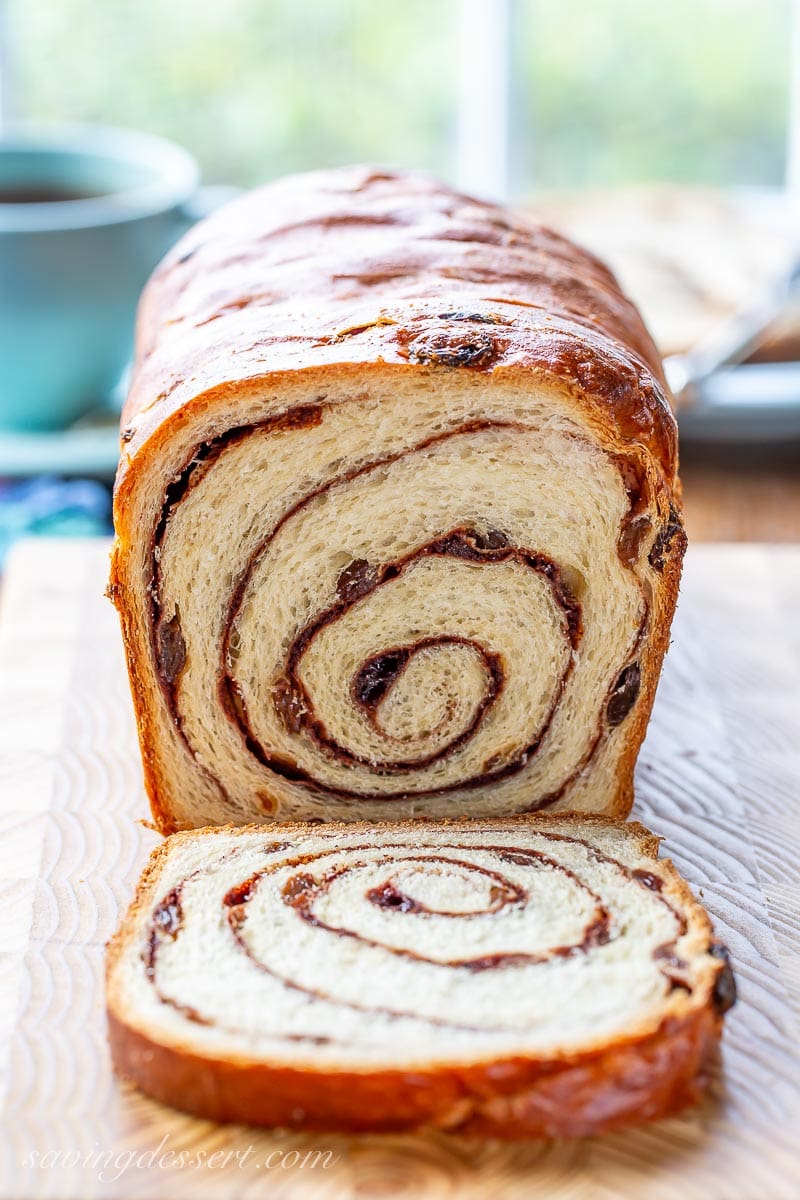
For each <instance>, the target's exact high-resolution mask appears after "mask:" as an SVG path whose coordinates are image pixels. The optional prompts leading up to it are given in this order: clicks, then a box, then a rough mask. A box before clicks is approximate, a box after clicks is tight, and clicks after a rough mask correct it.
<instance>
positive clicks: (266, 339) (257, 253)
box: [118, 166, 677, 488]
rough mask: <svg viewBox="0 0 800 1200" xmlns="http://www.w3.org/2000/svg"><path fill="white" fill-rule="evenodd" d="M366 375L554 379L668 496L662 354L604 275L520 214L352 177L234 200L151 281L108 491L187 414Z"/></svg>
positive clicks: (398, 182) (408, 181) (423, 179)
mask: <svg viewBox="0 0 800 1200" xmlns="http://www.w3.org/2000/svg"><path fill="white" fill-rule="evenodd" d="M367 366H372V367H380V368H381V369H382V370H383V371H385V372H387V373H390V372H397V371H410V370H413V371H418V372H420V371H422V372H428V373H436V374H438V375H441V373H442V372H445V371H447V370H451V369H455V368H466V369H469V370H470V371H473V372H480V373H483V374H485V375H486V376H487V377H494V378H495V379H499V380H503V381H505V380H508V381H509V382H510V381H513V380H514V378H515V377H517V378H519V377H526V378H528V379H530V378H531V376H534V377H536V378H537V379H538V380H545V381H548V382H550V383H551V384H553V385H555V386H557V387H559V388H560V389H563V390H564V391H566V392H567V393H569V394H570V395H571V396H573V397H574V399H575V402H576V405H577V406H579V407H580V409H581V412H582V415H583V416H584V418H585V419H586V420H587V422H588V423H589V424H590V425H592V426H593V427H594V428H595V429H596V430H597V432H598V436H600V437H601V439H602V440H604V441H605V442H607V443H608V445H609V446H611V447H612V448H614V447H618V448H620V449H624V447H625V446H626V445H631V444H639V445H642V446H644V447H646V449H647V450H648V451H649V453H650V454H651V455H652V458H653V460H654V462H655V463H656V465H657V467H658V468H659V470H660V472H661V474H662V478H663V481H664V483H665V484H666V485H667V487H668V488H672V487H674V486H675V476H676V470H677V433H676V425H675V419H674V416H673V414H672V410H671V407H670V402H669V399H668V390H667V385H666V382H665V380H664V376H663V373H662V368H661V364H660V360H659V356H658V352H657V350H656V348H655V346H654V344H653V342H652V339H651V338H650V335H649V334H648V332H647V330H646V328H645V326H644V324H643V322H642V320H641V317H640V316H639V314H638V312H637V310H636V308H635V307H634V305H633V304H632V303H631V302H630V301H629V300H628V299H627V298H626V297H625V296H624V295H623V294H622V292H621V291H620V289H619V286H618V284H617V282H616V280H615V279H614V277H613V275H612V274H611V272H610V271H609V270H608V269H607V268H606V267H605V266H604V265H603V264H602V263H601V262H600V261H599V260H598V259H596V258H595V257H594V256H593V255H591V254H590V253H588V252H587V251H586V250H582V249H579V248H578V247H577V246H575V245H573V244H572V243H571V242H569V241H568V240H567V239H565V238H563V237H561V236H560V235H559V234H557V233H555V232H554V231H553V230H551V229H548V228H546V227H545V226H542V225H539V224H538V223H536V222H535V221H533V220H532V219H530V218H528V217H526V216H523V215H520V214H516V213H512V212H510V211H509V210H507V209H505V208H502V207H499V206H497V205H494V204H490V203H485V202H483V201H480V200H476V199H474V198H472V197H470V196H465V195H462V194H460V193H459V192H456V191H453V190H451V189H450V188H448V187H445V186H443V185H441V184H440V183H437V182H436V181H435V180H433V179H431V178H429V177H427V176H424V175H419V174H406V173H401V172H395V171H387V170H382V169H381V170H378V169H375V168H371V167H363V166H359V167H349V168H344V169H339V170H335V171H319V172H313V173H309V174H305V175H300V176H293V177H290V178H287V179H282V180H280V181H279V182H277V183H273V184H269V185H267V186H266V187H262V188H259V189H257V190H256V191H253V192H250V193H248V194H247V195H244V196H242V197H241V198H239V199H237V200H234V201H233V202H232V203H231V204H228V205H226V206H225V207H224V208H223V209H221V210H219V212H217V213H215V214H213V215H212V216H211V217H210V218H209V219H208V220H206V221H203V222H201V223H200V224H199V225H197V226H195V227H194V228H193V229H192V230H190V232H189V233H188V234H187V235H186V236H185V237H184V238H183V239H182V240H181V241H180V242H179V243H178V244H177V245H176V246H175V247H174V248H173V249H172V251H171V252H170V253H169V254H168V256H167V257H166V258H165V259H164V261H163V262H162V263H161V265H160V266H159V267H158V268H157V270H156V271H155V273H154V275H153V277H152V278H151V280H150V282H149V284H148V285H147V287H146V289H145V291H144V293H143V297H142V301H141V305H140V310H139V318H138V325H137V343H136V364H135V370H134V376H133V382H132V386H131V390H130V394H129V398H128V402H127V404H126V406H125V410H124V413H123V419H122V459H121V463H120V472H119V475H118V488H120V487H121V484H122V482H123V480H124V479H125V477H126V475H127V473H128V471H129V469H130V467H131V465H132V464H133V463H134V461H135V459H136V456H137V454H138V453H139V452H140V451H141V449H142V448H143V447H144V445H145V443H147V442H148V440H149V439H150V438H151V437H152V435H153V434H154V433H156V432H159V433H160V434H163V433H164V432H165V430H166V429H167V428H168V427H171V426H172V423H173V421H176V420H177V421H180V420H181V419H182V417H183V415H185V410H186V406H189V405H191V406H193V407H194V406H195V405H197V406H200V407H203V406H205V405H214V404H216V403H217V402H219V401H222V402H228V403H230V404H232V405H235V404H236V401H237V398H238V397H239V396H241V395H244V394H247V393H248V392H249V390H250V388H252V387H260V388H263V387H265V386H267V387H275V388H280V385H281V379H282V378H285V377H286V376H287V375H296V374H297V373H298V372H308V371H316V372H317V373H319V372H320V371H322V375H323V380H324V378H325V377H326V375H327V376H328V377H330V378H332V377H333V375H334V374H335V375H336V376H342V375H343V374H347V373H350V374H352V375H353V376H354V379H355V381H356V386H357V378H358V372H359V371H361V370H363V368H364V367H367ZM331 373H332V374H331Z"/></svg>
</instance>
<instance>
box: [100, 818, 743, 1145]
mask: <svg viewBox="0 0 800 1200" xmlns="http://www.w3.org/2000/svg"><path fill="white" fill-rule="evenodd" d="M657 852H658V839H657V838H655V837H653V836H652V835H651V834H650V833H648V832H647V830H645V829H644V828H643V827H642V826H641V825H637V824H635V823H634V824H623V823H621V822H615V821H612V820H609V819H606V818H602V817H591V816H584V815H581V816H577V815H573V816H563V815H558V814H554V815H551V816H543V815H540V814H539V815H535V816H528V817H521V818H517V819H511V820H507V819H501V820H491V821H489V820H478V821H474V820H459V821H452V822H430V821H414V822H401V823H395V824H381V825H377V826H373V825H367V824H364V823H355V824H353V823H349V824H339V825H325V826H321V825H304V824H296V825H288V826H282V827H279V828H272V829H267V828H265V827H264V826H249V827H245V828H233V827H222V828H216V829H208V830H201V831H198V832H194V833H184V834H176V835H174V836H172V837H170V838H168V839H167V840H166V841H165V842H164V843H163V844H162V845H160V846H159V847H158V848H157V849H156V850H155V851H154V853H153V856H152V858H151V861H150V863H149V865H148V867H147V868H146V870H145V873H144V875H143V877H142V881H141V884H140V886H139V890H138V892H137V895H136V898H135V900H134V902H133V905H132V907H131V909H130V911H129V912H128V914H127V916H126V917H125V918H124V920H123V922H122V925H121V927H120V929H119V931H118V933H117V934H116V935H115V937H114V938H113V940H112V942H111V944H110V947H109V956H108V1015H109V1023H110V1036H111V1047H112V1054H113V1059H114V1063H115V1065H116V1068H117V1070H118V1071H119V1072H120V1073H121V1074H122V1075H124V1076H127V1077H128V1078H130V1079H131V1080H133V1081H134V1082H135V1083H136V1084H138V1085H139V1086H140V1087H141V1088H142V1089H143V1090H144V1091H146V1092H148V1093H150V1094H151V1095H152V1096H155V1097H156V1098H158V1099H159V1100H162V1101H165V1102H167V1103H169V1104H172V1105H175V1106H177V1107H179V1108H182V1109H185V1110H187V1111H190V1112H194V1113H198V1114H200V1115H202V1116H205V1117H211V1118H214V1119H217V1120H235V1121H244V1122H250V1123H257V1124H264V1125H289V1126H296V1127H309V1128H344V1129H355V1130H368V1129H376V1130H377V1129H403V1128H415V1127H420V1126H426V1125H435V1126H439V1127H444V1128H447V1129H454V1130H469V1131H475V1132H480V1133H486V1134H491V1135H499V1136H541V1135H547V1136H560V1135H583V1134H590V1133H595V1132H598V1131H602V1130H606V1129H612V1128H616V1127H619V1126H621V1125H624V1124H626V1123H627V1122H629V1121H634V1120H646V1119H650V1118H654V1117H659V1116H662V1115H665V1114H667V1113H671V1112H674V1111H675V1110H677V1109H678V1108H680V1107H681V1106H683V1105H684V1104H686V1103H688V1102H691V1101H692V1100H694V1099H696V1098H697V1096H698V1094H699V1089H700V1088H701V1086H702V1084H703V1082H704V1076H705V1072H706V1067H707V1064H708V1060H709V1056H710V1055H711V1053H712V1052H713V1050H714V1047H715V1046H716V1043H717V1041H718V1038H719V1035H720V1031H721V1015H722V1013H723V1012H724V1011H725V1009H726V1008H727V1007H729V1006H730V1004H731V1003H732V1002H733V998H734V989H733V978H732V975H731V972H730V967H729V966H728V963H727V956H726V954H725V952H724V950H723V949H722V948H721V947H720V946H719V944H718V943H716V942H715V941H714V937H713V933H712V928H711V924H710V922H709V919H708V917H707V915H706V913H705V912H704V910H703V909H702V908H701V907H700V905H699V904H698V903H697V902H696V901H695V900H694V899H693V897H692V895H691V893H690V891H689V889H688V887H687V886H686V884H685V883H684V882H683V881H682V880H681V879H680V877H679V876H678V875H677V873H676V871H675V869H674V867H673V866H672V864H671V863H670V862H668V861H662V860H659V859H658V858H657Z"/></svg>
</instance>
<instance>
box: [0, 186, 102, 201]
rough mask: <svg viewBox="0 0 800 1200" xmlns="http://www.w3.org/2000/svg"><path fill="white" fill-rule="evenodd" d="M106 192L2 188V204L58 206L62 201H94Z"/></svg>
mask: <svg viewBox="0 0 800 1200" xmlns="http://www.w3.org/2000/svg"><path fill="white" fill-rule="evenodd" d="M104 195H107V193H106V192H95V191H86V190H85V189H79V188H67V187H59V186H58V185H56V184H54V185H53V186H47V185H41V186H37V187H19V188H9V187H3V188H0V204H58V203H60V202H61V201H62V200H92V199H94V197H96V196H104Z"/></svg>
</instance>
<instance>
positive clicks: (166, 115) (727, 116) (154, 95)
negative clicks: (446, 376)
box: [6, 0, 790, 192]
mask: <svg viewBox="0 0 800 1200" xmlns="http://www.w3.org/2000/svg"><path fill="white" fill-rule="evenodd" d="M6 3H7V9H8V11H7V20H6V25H7V34H8V43H9V48H10V54H9V56H8V57H10V63H9V67H10V78H11V86H10V91H11V94H12V97H13V100H14V107H15V110H16V115H18V116H20V117H24V118H32V119H36V120H41V119H44V120H86V121H99V122H106V123H110V124H121V125H128V126H138V127H141V128H144V129H149V130H152V131H155V132H159V133H163V134H165V135H167V136H169V137H173V138H175V139H176V140H178V141H180V142H183V143H184V144H185V145H187V146H188V147H189V148H190V149H191V150H192V151H193V152H194V153H195V154H196V155H197V156H198V158H199V159H200V161H201V163H202V165H203V168H204V171H205V175H206V178H207V179H208V180H210V181H225V182H227V181H231V182H235V183H244V184H248V183H253V182H255V181H257V180H260V179H264V178H269V177H271V176H274V175H278V174H281V173H283V172H285V171H289V170H296V169H302V168H305V167H309V166H319V165H328V164H334V163H340V162H348V161H363V160H375V161H379V162H385V163H395V164H401V165H402V164H407V165H412V164H414V165H419V166H422V167H428V168H431V169H434V170H436V171H439V172H441V173H443V174H445V175H451V174H452V171H453V167H454V161H455V153H454V138H455V128H456V103H457V74H458V63H457V32H456V31H457V8H458V0H403V2H402V3H393V2H392V0H6ZM513 19H514V49H513V66H514V70H513V75H512V79H513V85H512V86H513V105H512V112H513V146H512V155H511V158H512V163H513V182H514V188H515V190H516V191H518V192H520V191H525V190H529V189H530V188H531V187H532V186H533V185H534V184H536V185H539V186H572V185H578V184H596V185H605V184H615V183H621V182H628V181H639V180H651V179H667V180H669V179H676V180H692V181H700V182H703V181H705V182H712V183H722V184H725V183H731V182H736V183H756V184H765V183H766V184H769V183H777V182H780V180H781V178H782V172H783V163H784V140H785V125H786V109H787V103H788V61H789V47H788V41H789V29H790V3H789V0H661V2H660V3H656V2H655V0H517V3H516V5H515V10H514V18H513Z"/></svg>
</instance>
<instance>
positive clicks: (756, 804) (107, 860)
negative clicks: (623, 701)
mask: <svg viewBox="0 0 800 1200" xmlns="http://www.w3.org/2000/svg"><path fill="white" fill-rule="evenodd" d="M107 553H108V547H107V545H106V543H104V542H84V543H76V542H60V543H58V542H50V543H43V542H39V543H27V544H23V545H22V546H21V547H20V548H19V549H18V550H17V552H16V554H15V557H14V560H13V563H12V565H11V567H10V569H9V572H8V577H7V580H6V583H5V589H4V597H3V599H4V612H3V615H2V619H0V753H1V754H2V767H1V768H0V893H2V894H1V895H0V1113H1V1114H2V1133H1V1134H0V1196H1V1197H2V1200H28V1198H32V1197H52V1198H54V1200H67V1198H69V1200H90V1198H93V1197H112V1198H120V1200H133V1198H137V1200H138V1198H139V1197H143V1198H146V1197H158V1198H159V1200H173V1198H178V1197H191V1198H192V1200H203V1198H205V1197H212V1196H213V1197H226V1198H228V1197H230V1198H238V1197H250V1196H253V1197H255V1196H259V1197H263V1196H267V1197H270V1198H271V1197H275V1198H276V1200H282V1198H284V1197H286V1198H289V1200H294V1198H305V1197H308V1198H310V1200H327V1198H329V1197H330V1198H335V1200H341V1198H347V1200H351V1198H352V1200H372V1198H373V1197H374V1198H375V1200H378V1198H380V1200H401V1198H403V1200H405V1198H408V1200H412V1198H414V1200H416V1198H417V1197H435V1198H445V1197H447V1198H451V1197H469V1198H470V1200H473V1198H476V1200H483V1198H486V1200H512V1198H515V1200H516V1198H519V1200H523V1198H524V1200H528V1198H530V1197H546V1198H547V1200H562V1198H563V1200H567V1198H568V1200H612V1198H613V1200H616V1198H628V1197H630V1198H631V1200H634V1198H635V1200H675V1198H676V1197H677V1198H680V1200H762V1198H763V1200H796V1198H797V1197H798V1196H800V1166H799V1165H798V1147H797V1142H798V1131H800V1090H799V1087H798V1081H799V1080H800V1053H799V1052H798V1042H797V1029H798V1015H799V1014H800V947H799V946H798V940H799V939H800V919H799V917H798V909H799V903H798V902H799V901H800V884H799V883H798V862H800V819H798V803H799V801H798V784H799V783H800V623H799V622H798V620H797V614H798V613H800V549H798V548H793V547H771V548H766V547H756V546H737V547H723V546H708V547H702V548H698V549H696V550H694V551H691V552H690V554H689V557H688V562H687V571H686V579H685V584H684V588H683V592H682V598H681V603H680V607H679V614H678V617H677V620H676V624H675V631H674V637H675V641H674V645H673V647H672V649H671V651H670V654H669V656H668V660H667V667H666V669H665V674H664V678H663V682H662V685H661V689H660V692H659V697H658V701H657V705H656V711H655V715H654V719H653V724H652V727H651V731H650V734H649V735H648V740H647V742H646V745H645V750H644V752H643V754H642V758H641V761H640V766H639V771H638V800H637V807H636V815H637V816H638V817H639V818H640V819H642V820H643V821H645V822H646V823H647V824H649V825H650V826H651V827H652V828H653V829H655V830H656V831H657V832H658V833H660V834H663V835H664V837H665V845H664V853H667V854H669V855H671V856H672V857H673V858H674V859H675V860H676V862H677V864H678V866H679V867H680V869H681V870H682V871H683V872H684V873H685V874H686V875H687V876H688V878H689V880H690V882H691V883H692V885H693V886H694V887H695V888H696V889H697V890H698V891H699V892H701V893H702V897H703V900H704V902H705V903H706V905H707V906H708V908H709V909H710V910H711V913H712V915H713V917H714V919H715V921H716V924H717V927H718V930H719V932H720V934H721V936H722V937H723V938H724V939H725V940H726V941H727V943H728V945H729V946H730V949H731V952H732V955H733V960H734V964H735V968H736V973H737V977H738V982H739V988H740V996H741V1000H740V1003H739V1005H738V1006H737V1007H736V1009H735V1010H734V1011H733V1012H732V1013H731V1014H730V1015H729V1018H728V1020H727V1025H726V1033H725V1038H724V1046H723V1052H722V1056H721V1061H720V1062H719V1064H718V1066H717V1070H716V1074H715V1079H714V1084H713V1088H712V1092H711V1094H710V1096H709V1097H708V1099H707V1100H706V1101H705V1102H704V1104H703V1105H701V1106H700V1107H699V1108H697V1109H695V1110H693V1111H692V1112H690V1113H687V1114H686V1115H685V1116H683V1117H680V1118H677V1119H673V1120H670V1121H664V1122H660V1123H658V1124H655V1125H652V1126H650V1127H646V1128H643V1129H641V1130H637V1131H633V1132H627V1133H621V1134H616V1135H612V1136H608V1137H604V1138H589V1139H581V1140H576V1141H562V1142H530V1143H522V1144H502V1143H499V1142H480V1141H467V1140H462V1139H458V1138H455V1137H450V1136H447V1135H444V1134H431V1135H426V1136H380V1137H376V1136H360V1137H349V1138H344V1137H337V1136H333V1135H313V1136H310V1135H298V1134H291V1133H280V1132H279V1133H271V1132H263V1131H257V1130H252V1129H245V1128H240V1127H227V1128H221V1127H217V1126H214V1125H211V1124H209V1123H208V1122H202V1121H198V1120H196V1119H194V1118H190V1117H187V1116H183V1115H181V1114H179V1113H174V1112H172V1111H170V1110H168V1109H165V1108H162V1107H161V1106H160V1105H158V1104H156V1103H155V1102H153V1101H150V1100H148V1099H146V1098H145V1097H144V1096H141V1095H139V1094H137V1093H136V1092H135V1091H134V1090H133V1089H131V1088H129V1087H128V1086H126V1085H122V1084H120V1083H119V1082H118V1081H116V1080H115V1079H114V1077H113V1075H112V1074H111V1071H110V1068H109V1061H108V1054H107V1050H106V1043H105V1028H104V1016H103V988H102V971H103V945H104V942H105V941H106V939H107V938H108V936H109V934H110V933H111V931H112V929H113V928H114V926H115V924H116V922H117V919H118V914H119V912H120V909H121V908H123V907H124V906H126V905H127V903H128V900H129V899H130V896H131V893H132V890H133V886H134V883H135V880H136V879H137V877H138V875H139V871H140V869H141V866H142V864H143V862H144V860H145V858H146V856H147V853H148V851H149V849H150V848H151V847H152V846H153V845H154V843H155V842H156V840H157V837H156V835H155V834H154V833H153V832H152V831H151V830H149V829H147V828H146V827H145V826H144V825H143V824H142V819H143V818H144V817H146V813H147V808H146V803H145V799H144V795H143V792H142V785H141V775H140V766H139V760H138V751H137V748H136V743H135V738H134V730H133V722H132V717H131V707H130V702H129V697H128V691H127V681H126V678H125V675H124V670H123V664H122V655H121V648H120V641H119V635H118V630H117V625H116V618H115V616H114V613H113V611H112V609H111V606H110V605H109V604H108V602H107V601H105V600H104V599H103V597H102V591H103V587H104V583H105V574H106V566H107ZM181 1155H183V1156H184V1157H183V1162H181V1161H180V1156H181ZM214 1155H216V1157H214ZM326 1156H327V1157H326Z"/></svg>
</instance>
